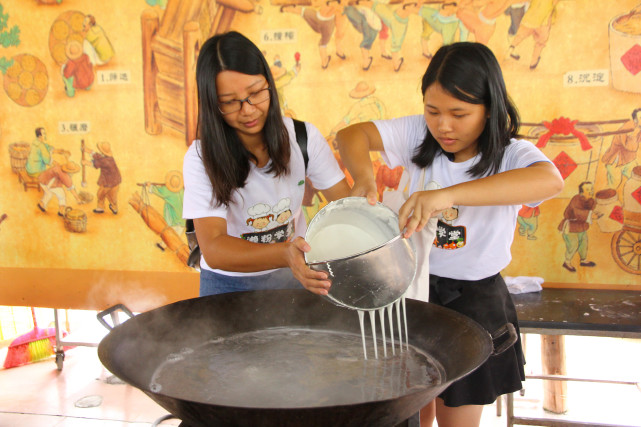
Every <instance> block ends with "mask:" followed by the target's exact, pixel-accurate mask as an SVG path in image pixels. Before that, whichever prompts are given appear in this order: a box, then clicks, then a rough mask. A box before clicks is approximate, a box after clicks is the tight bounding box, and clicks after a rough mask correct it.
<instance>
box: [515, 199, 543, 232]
mask: <svg viewBox="0 0 641 427" xmlns="http://www.w3.org/2000/svg"><path fill="white" fill-rule="evenodd" d="M540 214H541V208H539V207H538V206H535V207H530V206H527V205H523V207H521V209H520V210H519V215H518V216H517V217H516V222H518V224H519V227H518V230H519V236H524V237H526V236H527V239H528V240H536V236H535V235H534V233H536V230H537V229H538V228H539V215H540Z"/></svg>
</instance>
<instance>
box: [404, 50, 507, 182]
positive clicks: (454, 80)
mask: <svg viewBox="0 0 641 427" xmlns="http://www.w3.org/2000/svg"><path fill="white" fill-rule="evenodd" d="M434 83H438V84H440V85H441V87H442V88H443V89H444V90H445V91H446V92H448V93H449V94H451V95H452V96H453V97H455V98H457V99H460V100H461V101H464V102H467V103H470V104H483V105H485V109H486V112H487V114H488V116H489V117H488V119H487V122H486V124H485V128H484V129H483V132H482V133H481V135H480V136H479V142H478V151H479V153H480V154H481V157H480V160H479V161H478V162H477V163H476V164H475V165H473V166H472V167H470V169H469V170H468V171H467V172H468V173H469V174H470V175H471V176H473V177H479V176H483V175H485V174H488V173H489V174H493V173H496V172H498V170H499V167H500V166H501V159H502V158H503V153H504V152H505V147H506V146H507V145H508V144H509V143H510V138H514V137H516V135H517V133H518V130H519V126H520V119H519V113H518V111H517V109H516V107H515V106H514V104H513V103H512V100H511V99H510V97H509V95H508V94H507V90H506V88H505V82H504V81H503V73H502V72H501V67H500V66H499V63H498V61H497V60H496V57H495V56H494V54H493V53H492V51H491V50H490V49H489V48H488V47H487V46H485V45H483V44H481V43H471V42H459V43H454V44H450V45H445V46H443V47H441V48H440V49H439V50H438V51H437V52H436V54H435V55H434V57H433V58H432V61H431V62H430V64H429V65H428V67H427V70H426V71H425V74H424V75H423V81H422V84H421V90H422V93H423V95H425V91H426V90H427V88H428V87H430V86H431V85H432V84H434ZM439 153H443V154H445V155H448V156H449V157H450V158H452V156H451V154H449V153H446V152H445V151H444V150H443V149H442V148H441V147H440V146H439V144H438V142H437V141H436V139H435V138H434V137H433V136H432V134H430V132H429V130H427V129H426V135H425V139H424V140H423V143H422V144H421V145H420V146H419V147H418V148H417V149H416V152H415V153H414V156H413V157H412V161H413V162H414V163H415V164H416V165H418V166H420V167H422V168H424V167H426V166H429V165H430V164H432V161H433V160H434V157H435V156H436V155H437V154H439Z"/></svg>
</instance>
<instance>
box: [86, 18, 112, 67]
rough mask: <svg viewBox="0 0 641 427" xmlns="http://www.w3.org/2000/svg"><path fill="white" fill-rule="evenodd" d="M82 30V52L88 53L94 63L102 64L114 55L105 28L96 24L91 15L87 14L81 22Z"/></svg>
mask: <svg viewBox="0 0 641 427" xmlns="http://www.w3.org/2000/svg"><path fill="white" fill-rule="evenodd" d="M82 31H83V32H84V34H85V41H84V46H83V49H84V52H85V53H86V54H87V55H89V59H90V60H91V63H92V64H94V65H104V64H106V63H108V62H109V61H111V58H113V56H114V53H115V52H114V48H113V46H112V45H111V41H109V38H108V37H107V34H106V33H105V30H104V29H103V28H102V27H101V26H100V25H98V24H96V18H95V17H94V16H93V15H87V16H86V17H85V20H84V21H83V23H82Z"/></svg>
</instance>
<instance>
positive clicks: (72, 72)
mask: <svg viewBox="0 0 641 427" xmlns="http://www.w3.org/2000/svg"><path fill="white" fill-rule="evenodd" d="M65 54H66V55H67V62H66V63H65V64H64V65H63V66H62V80H63V81H64V83H65V92H66V94H67V96H69V97H73V96H75V94H76V89H85V90H89V89H91V85H92V84H93V81H94V72H93V65H91V61H90V60H89V56H88V55H87V54H86V53H84V52H83V51H82V45H81V44H80V42H78V41H77V40H70V41H68V42H67V45H66V46H65Z"/></svg>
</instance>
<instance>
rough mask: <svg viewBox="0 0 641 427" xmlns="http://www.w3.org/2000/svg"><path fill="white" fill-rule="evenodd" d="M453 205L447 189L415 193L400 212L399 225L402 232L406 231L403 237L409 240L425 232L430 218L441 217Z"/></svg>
mask: <svg viewBox="0 0 641 427" xmlns="http://www.w3.org/2000/svg"><path fill="white" fill-rule="evenodd" d="M452 205H453V203H452V201H451V199H450V197H449V193H448V191H447V188H444V189H440V190H429V191H417V192H415V193H414V194H412V195H411V196H410V198H409V199H407V201H406V202H405V203H404V204H403V206H401V208H400V209H399V211H398V225H399V227H400V229H401V230H403V229H405V231H404V232H403V236H404V237H405V238H408V237H410V236H411V235H412V234H413V233H414V232H417V231H421V230H423V228H424V227H425V226H426V225H427V222H428V221H429V220H430V218H433V217H435V216H438V215H440V213H441V212H443V211H444V210H445V209H448V208H451V207H452Z"/></svg>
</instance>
